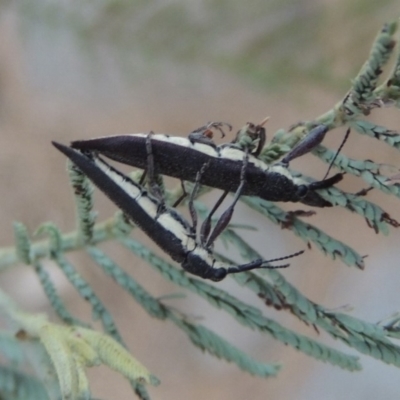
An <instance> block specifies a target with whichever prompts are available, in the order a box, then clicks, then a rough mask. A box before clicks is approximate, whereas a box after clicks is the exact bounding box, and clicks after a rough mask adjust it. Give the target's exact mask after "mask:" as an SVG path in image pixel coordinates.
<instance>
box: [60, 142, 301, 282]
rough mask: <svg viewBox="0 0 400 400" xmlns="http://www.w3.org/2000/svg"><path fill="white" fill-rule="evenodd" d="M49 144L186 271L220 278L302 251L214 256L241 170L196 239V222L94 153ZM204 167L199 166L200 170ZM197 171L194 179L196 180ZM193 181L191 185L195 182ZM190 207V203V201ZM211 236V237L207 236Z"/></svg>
mask: <svg viewBox="0 0 400 400" xmlns="http://www.w3.org/2000/svg"><path fill="white" fill-rule="evenodd" d="M152 143H153V142H152ZM53 145H54V146H55V147H56V148H57V149H58V150H59V151H61V152H62V153H63V154H65V155H66V156H67V157H68V158H69V159H70V160H71V161H72V162H73V163H74V164H75V165H76V166H77V167H78V168H79V169H80V170H81V171H82V173H84V174H85V175H86V176H87V177H88V178H89V179H90V180H91V181H92V182H93V183H94V184H95V185H96V186H97V187H98V188H99V189H100V190H101V191H102V192H103V193H104V194H105V195H106V196H107V197H108V198H109V199H110V200H111V201H112V202H113V203H114V204H115V205H117V207H119V208H120V209H121V210H122V211H123V212H124V213H125V214H126V215H127V216H128V217H129V218H130V219H131V220H132V221H133V222H134V223H135V224H137V225H138V226H139V227H140V228H141V229H142V230H143V231H144V232H145V233H146V234H147V235H148V236H149V237H150V238H151V239H152V240H153V241H154V242H155V243H156V244H157V245H158V246H159V247H160V248H161V249H162V250H163V251H165V252H166V253H167V254H169V255H170V256H171V258H172V259H173V260H175V261H177V262H178V263H180V264H181V266H182V268H183V269H185V270H186V271H187V272H189V273H191V274H194V275H197V276H200V277H202V278H204V279H211V280H213V281H220V280H222V279H223V278H225V276H226V275H228V274H232V273H238V272H243V271H250V270H253V269H261V268H263V269H264V268H267V269H270V268H283V267H287V266H288V264H285V265H278V266H271V265H268V263H270V262H272V261H280V260H285V259H288V258H292V257H295V256H297V255H299V254H302V253H303V251H300V252H297V253H294V254H291V255H289V256H285V257H281V258H277V259H274V260H269V261H266V260H254V261H251V262H249V263H246V264H242V265H238V266H231V265H229V264H227V263H224V262H221V261H219V260H217V259H216V258H215V257H214V255H213V253H212V249H211V247H212V244H213V241H214V240H215V239H216V237H217V236H218V235H219V234H220V233H221V232H222V231H223V230H224V229H225V227H226V226H227V224H228V223H229V221H230V217H231V216H232V213H233V208H234V206H235V204H236V202H237V200H238V199H239V197H240V195H241V190H242V188H243V186H244V170H245V168H246V164H247V161H245V162H244V167H243V169H242V173H241V176H242V183H241V185H239V189H238V191H237V192H236V195H235V198H234V201H233V203H232V204H231V206H230V207H229V208H228V209H227V211H226V212H225V213H223V215H222V216H221V218H220V220H219V221H218V222H217V225H216V227H215V228H214V230H213V231H212V232H211V234H210V235H208V236H207V237H205V238H203V239H202V240H201V241H198V240H197V239H196V237H194V236H193V231H194V230H196V226H194V225H195V224H193V225H190V224H189V223H188V222H187V221H186V220H185V218H184V217H183V216H182V215H181V214H180V213H179V212H178V211H177V210H176V209H174V208H171V207H169V206H168V205H166V204H165V203H164V201H163V199H159V198H157V197H155V196H153V195H152V194H150V193H148V192H147V191H146V189H145V188H143V187H142V186H141V185H139V184H138V183H136V182H134V181H132V180H131V179H130V178H129V177H127V176H125V175H124V174H122V173H121V172H119V171H118V170H116V169H115V168H113V167H111V166H110V165H108V164H107V163H106V162H105V161H103V160H102V159H100V158H99V157H97V156H96V155H94V154H82V153H81V152H79V151H77V150H74V149H72V148H69V147H67V146H64V145H62V144H59V143H55V142H53ZM207 169H208V166H207V167H206V168H201V169H200V171H201V173H203V172H205V171H206V170H207ZM201 173H199V172H198V174H197V176H196V178H197V179H195V181H196V185H199V184H200V180H201ZM196 185H195V186H196ZM190 207H193V204H191V205H190ZM210 238H211V240H210Z"/></svg>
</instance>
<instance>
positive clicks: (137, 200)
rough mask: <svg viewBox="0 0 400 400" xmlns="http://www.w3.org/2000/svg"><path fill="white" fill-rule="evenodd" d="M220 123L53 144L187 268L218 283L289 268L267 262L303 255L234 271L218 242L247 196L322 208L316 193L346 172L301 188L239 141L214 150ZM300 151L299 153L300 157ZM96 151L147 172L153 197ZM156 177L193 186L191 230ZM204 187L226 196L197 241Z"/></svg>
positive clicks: (259, 262) (260, 130) (255, 263)
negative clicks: (181, 132)
mask: <svg viewBox="0 0 400 400" xmlns="http://www.w3.org/2000/svg"><path fill="white" fill-rule="evenodd" d="M220 126H221V125H220V124H210V125H208V126H206V127H204V129H199V130H196V131H194V132H193V133H192V134H191V135H189V138H188V139H185V138H178V137H170V136H167V135H155V134H153V133H151V134H148V135H143V134H136V135H122V136H113V137H105V138H99V139H92V140H87V141H78V142H73V143H72V146H71V147H72V148H69V147H67V146H63V145H60V144H58V143H53V144H54V146H55V147H57V148H58V149H59V150H60V151H61V152H62V153H64V154H65V155H66V156H67V157H68V158H69V159H70V160H71V161H72V162H73V163H74V164H75V165H76V166H77V167H78V168H79V169H80V170H81V171H82V172H83V173H84V174H85V175H86V176H87V177H88V178H89V179H90V180H92V182H93V183H94V184H95V185H96V186H97V187H98V188H99V189H100V190H101V191H103V192H104V193H105V194H106V195H107V196H108V197H109V198H110V200H111V201H112V202H114V203H115V204H116V205H117V206H118V207H119V208H120V209H121V210H122V211H123V212H124V213H125V214H126V215H127V216H128V217H129V218H130V219H131V220H132V221H133V222H134V223H136V224H137V225H138V226H139V227H140V228H141V229H142V230H143V231H144V232H145V233H146V234H147V235H148V236H149V237H150V238H151V239H152V240H153V241H154V242H155V243H156V244H157V245H159V246H160V247H161V248H162V249H163V250H164V251H165V252H166V253H167V254H169V255H170V256H171V258H172V259H174V260H175V261H177V262H178V263H180V264H181V266H182V267H183V269H185V270H186V271H188V272H190V273H192V274H194V275H197V276H200V277H202V278H204V279H211V280H213V281H220V280H222V279H223V278H225V276H226V275H228V274H232V273H238V272H243V271H250V270H253V269H261V268H282V267H286V266H288V264H285V265H278V266H271V265H268V263H270V262H273V261H280V260H285V259H288V258H291V257H295V256H297V255H299V254H302V253H303V251H300V252H297V253H294V254H292V255H289V256H285V257H281V258H277V259H274V260H269V261H264V260H254V261H252V262H249V263H247V264H242V265H239V266H230V265H228V264H226V263H223V262H221V261H218V260H216V258H215V257H214V256H213V253H212V245H213V243H214V241H215V240H216V238H217V237H218V236H219V235H220V234H221V232H222V231H223V230H224V229H225V228H226V227H227V225H228V224H229V222H230V219H231V217H232V214H233V210H234V207H235V205H236V203H237V201H238V199H239V197H240V196H241V195H243V194H246V195H256V196H259V197H262V198H264V199H265V198H266V199H268V200H272V201H301V202H303V203H305V204H310V205H314V206H317V207H324V206H327V205H330V204H329V203H328V204H326V203H327V202H326V201H325V200H323V199H322V198H321V197H320V196H319V195H318V194H317V193H316V192H315V190H316V189H320V188H324V187H330V186H332V185H333V184H335V183H336V182H338V181H339V180H340V179H341V175H339V174H338V175H336V176H334V177H332V178H330V179H327V180H324V181H320V182H314V183H311V184H304V183H303V182H301V183H298V182H297V181H296V178H294V177H292V176H291V174H290V173H289V171H288V170H287V168H286V167H285V166H284V165H274V166H268V165H266V164H264V163H262V162H261V161H260V160H258V159H257V158H256V157H255V156H254V155H252V154H250V155H249V154H248V152H249V149H247V148H246V149H244V150H243V149H239V148H237V147H236V146H235V143H233V144H227V145H221V146H216V145H215V144H214V143H213V142H212V140H211V138H210V131H209V128H210V127H217V128H220ZM251 127H252V128H256V129H255V130H254V131H255V132H258V134H260V138H259V139H257V140H258V141H259V142H258V144H257V145H256V147H255V150H254V151H253V154H257V153H258V152H259V150H260V148H261V147H262V146H261V147H260V143H262V144H264V141H265V130H264V128H263V127H262V126H261V125H257V126H254V125H252V126H251ZM263 135H264V137H263ZM307 145H308V144H307ZM74 149H78V150H74ZM302 151H304V150H303V149H300V150H298V153H299V152H300V153H301V152H302ZM97 153H100V154H103V155H105V156H107V157H109V158H111V159H114V160H117V161H120V162H123V163H126V164H129V165H134V166H136V167H139V168H143V169H146V170H147V173H148V174H149V187H150V192H151V193H148V192H147V191H146V189H144V188H143V187H142V186H141V185H140V184H138V183H136V182H134V181H132V180H131V179H129V178H128V177H127V176H125V175H123V174H122V173H120V172H119V171H117V170H116V169H114V168H113V167H111V166H110V165H108V164H107V163H106V162H105V161H104V160H102V159H101V158H99V157H98V156H97ZM298 153H295V156H294V157H291V156H290V155H289V156H287V157H286V160H285V161H286V162H287V163H288V162H289V161H290V160H291V159H293V158H295V157H296V156H297V155H296V154H298ZM188 157H190V158H188ZM188 160H190V162H188ZM155 173H162V174H165V175H170V176H174V177H177V178H179V179H181V181H183V180H188V181H192V182H195V185H194V189H193V191H192V194H191V197H190V201H189V210H190V214H191V217H192V225H190V224H189V223H188V222H187V221H186V220H185V219H184V218H183V217H182V216H181V215H180V214H179V213H178V211H177V210H176V209H174V208H171V207H169V206H168V205H166V204H165V202H164V199H163V198H162V196H161V195H160V192H159V191H158V190H157V187H156V185H155V184H154V182H155V181H154V174H155ZM200 184H205V185H207V186H212V187H218V188H220V189H223V190H224V194H223V195H222V196H221V198H220V200H219V201H218V202H217V204H216V206H215V207H214V208H213V210H212V211H211V213H210V214H209V216H208V217H207V218H206V220H205V221H204V222H203V224H202V227H201V234H200V240H198V239H197V238H196V225H197V216H196V212H195V209H194V206H193V201H194V198H195V193H196V191H197V189H198V187H199V185H200ZM230 191H232V192H235V197H234V200H233V202H232V204H231V205H230V207H229V208H228V209H227V210H226V211H225V212H224V213H223V214H222V216H221V217H220V219H219V220H218V222H217V224H216V226H215V227H214V229H213V230H212V231H211V215H212V214H213V213H214V212H215V211H216V209H217V208H218V206H219V205H220V204H221V203H222V200H223V199H224V198H225V196H226V194H227V193H228V192H230ZM210 231H211V232H210Z"/></svg>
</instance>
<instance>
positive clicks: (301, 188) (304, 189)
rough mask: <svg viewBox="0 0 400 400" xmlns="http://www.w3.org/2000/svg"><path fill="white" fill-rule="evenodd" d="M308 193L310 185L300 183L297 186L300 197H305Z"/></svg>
mask: <svg viewBox="0 0 400 400" xmlns="http://www.w3.org/2000/svg"><path fill="white" fill-rule="evenodd" d="M307 193H308V187H307V186H306V185H300V186H299V187H298V188H297V195H298V196H299V198H303V197H304V196H305V195H306V194H307Z"/></svg>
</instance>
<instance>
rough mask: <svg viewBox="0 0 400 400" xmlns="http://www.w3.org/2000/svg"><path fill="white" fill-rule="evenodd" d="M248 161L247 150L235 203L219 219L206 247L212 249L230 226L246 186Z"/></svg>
mask: <svg viewBox="0 0 400 400" xmlns="http://www.w3.org/2000/svg"><path fill="white" fill-rule="evenodd" d="M248 161H249V156H248V153H247V150H246V152H245V157H244V159H243V166H242V170H241V172H240V185H239V187H238V188H237V190H236V193H235V197H234V198H233V202H232V204H231V205H230V206H229V207H228V208H227V210H226V211H225V212H224V213H223V214H222V215H221V217H220V218H219V219H218V222H217V224H216V225H215V227H214V230H213V231H212V232H211V234H210V236H209V237H208V239H207V243H206V247H210V246H211V245H212V244H213V243H214V242H215V239H217V237H218V236H219V235H220V234H221V233H222V232H223V230H224V229H225V228H226V227H227V226H228V224H229V222H230V221H231V218H232V215H233V211H234V209H235V206H236V203H237V202H238V200H239V198H240V196H241V194H242V191H243V188H244V185H245V184H246V179H245V174H246V168H247V163H248Z"/></svg>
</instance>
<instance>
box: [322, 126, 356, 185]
mask: <svg viewBox="0 0 400 400" xmlns="http://www.w3.org/2000/svg"><path fill="white" fill-rule="evenodd" d="M350 132H351V128H348V129H347V131H346V134H345V135H344V138H343V140H342V143H341V144H340V146H339V148H338V149H337V152H336V154H335V157H333V159H332V161H331V163H330V164H329V167H328V171H326V174H325V176H324V179H322V180H323V181H324V180H325V179H326V178H327V177H328V175H329V172H330V170H331V168H332V166H333V163H334V162H335V161H336V158H337V156H338V155H339V154H340V152H341V151H342V149H343V146H344V145H345V143H346V142H347V139H348V138H349V136H350Z"/></svg>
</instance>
